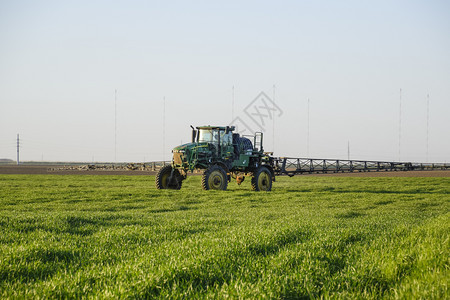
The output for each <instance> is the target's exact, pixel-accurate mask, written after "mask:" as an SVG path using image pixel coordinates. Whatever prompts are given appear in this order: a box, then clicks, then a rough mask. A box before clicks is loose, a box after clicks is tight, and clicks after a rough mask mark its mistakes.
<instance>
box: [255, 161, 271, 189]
mask: <svg viewBox="0 0 450 300" xmlns="http://www.w3.org/2000/svg"><path fill="white" fill-rule="evenodd" d="M252 190H254V191H266V192H269V191H270V190H272V174H271V173H270V171H269V169H267V168H266V167H264V166H261V167H259V168H258V169H256V171H255V172H254V173H253V177H252Z"/></svg>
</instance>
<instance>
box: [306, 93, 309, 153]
mask: <svg viewBox="0 0 450 300" xmlns="http://www.w3.org/2000/svg"><path fill="white" fill-rule="evenodd" d="M307 120H308V126H307V133H306V156H307V157H309V98H308V111H307Z"/></svg>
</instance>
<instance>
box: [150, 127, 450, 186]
mask: <svg viewBox="0 0 450 300" xmlns="http://www.w3.org/2000/svg"><path fill="white" fill-rule="evenodd" d="M191 127H192V126H191ZM234 130H235V127H234V126H201V127H197V128H194V127H192V141H191V143H188V144H183V145H180V146H178V147H175V148H174V149H173V150H172V153H173V158H172V162H171V164H170V165H166V166H163V167H162V168H161V169H160V170H159V172H158V174H157V176H156V187H157V188H158V189H180V188H181V186H182V183H183V180H185V179H186V177H187V174H188V172H193V171H194V170H199V169H200V170H204V172H203V175H202V187H203V189H205V190H226V189H227V186H228V182H230V181H231V178H234V179H236V182H237V183H238V184H241V183H242V182H243V181H244V180H245V178H246V177H251V186H252V189H253V190H254V191H270V190H271V189H272V182H274V181H275V178H276V176H278V175H288V176H294V175H299V174H305V173H339V172H343V173H345V172H370V171H410V170H424V169H449V168H450V166H449V165H447V164H413V163H410V162H385V161H361V160H338V159H311V158H287V157H273V156H272V153H271V152H264V149H263V133H262V132H256V133H255V134H254V135H252V136H241V135H239V134H238V133H233V131H234Z"/></svg>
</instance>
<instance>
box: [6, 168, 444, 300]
mask: <svg viewBox="0 0 450 300" xmlns="http://www.w3.org/2000/svg"><path fill="white" fill-rule="evenodd" d="M200 180H201V177H200V176H191V177H188V179H187V180H186V181H185V182H184V183H183V188H182V189H181V190H180V191H173V190H162V191H159V190H156V188H155V184H154V177H153V176H92V175H83V176H71V175H67V176H61V175H0V229H1V231H0V298H168V299H181V298H200V299H202V298H203V299H205V298H208V299H209V298H219V299H222V298H232V299H236V298H241V299H247V298H267V299H299V298H300V299H309V298H345V299H355V298H356V299H358V298H359V299H374V298H376V299H378V298H388V299H391V298H392V299H397V298H401V299H411V298H414V299H445V298H447V299H448V298H449V290H448V285H449V281H450V270H449V268H450V251H449V250H450V240H449V236H450V213H449V210H450V197H449V193H450V178H448V177H447V178H379V177H377V178H348V177H346V178H344V177H341V178H339V177H308V176H303V177H302V176H298V177H293V178H289V177H278V178H277V181H276V182H275V183H274V187H273V191H272V192H269V193H264V192H252V191H251V190H250V180H248V179H247V180H246V181H245V182H244V183H243V184H242V185H241V186H238V185H236V184H235V183H233V182H232V183H230V184H229V188H228V190H227V191H203V190H202V189H201V185H200Z"/></svg>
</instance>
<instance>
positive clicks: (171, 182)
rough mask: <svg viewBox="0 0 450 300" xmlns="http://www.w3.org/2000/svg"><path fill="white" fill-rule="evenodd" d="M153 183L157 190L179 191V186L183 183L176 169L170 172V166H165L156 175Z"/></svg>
mask: <svg viewBox="0 0 450 300" xmlns="http://www.w3.org/2000/svg"><path fill="white" fill-rule="evenodd" d="M155 182H156V188H157V189H158V190H164V189H170V190H179V189H181V184H182V183H183V176H181V174H180V172H179V171H178V170H177V169H174V170H173V171H172V166H171V165H167V166H164V167H162V168H161V170H159V172H158V174H157V175H156V179H155Z"/></svg>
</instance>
